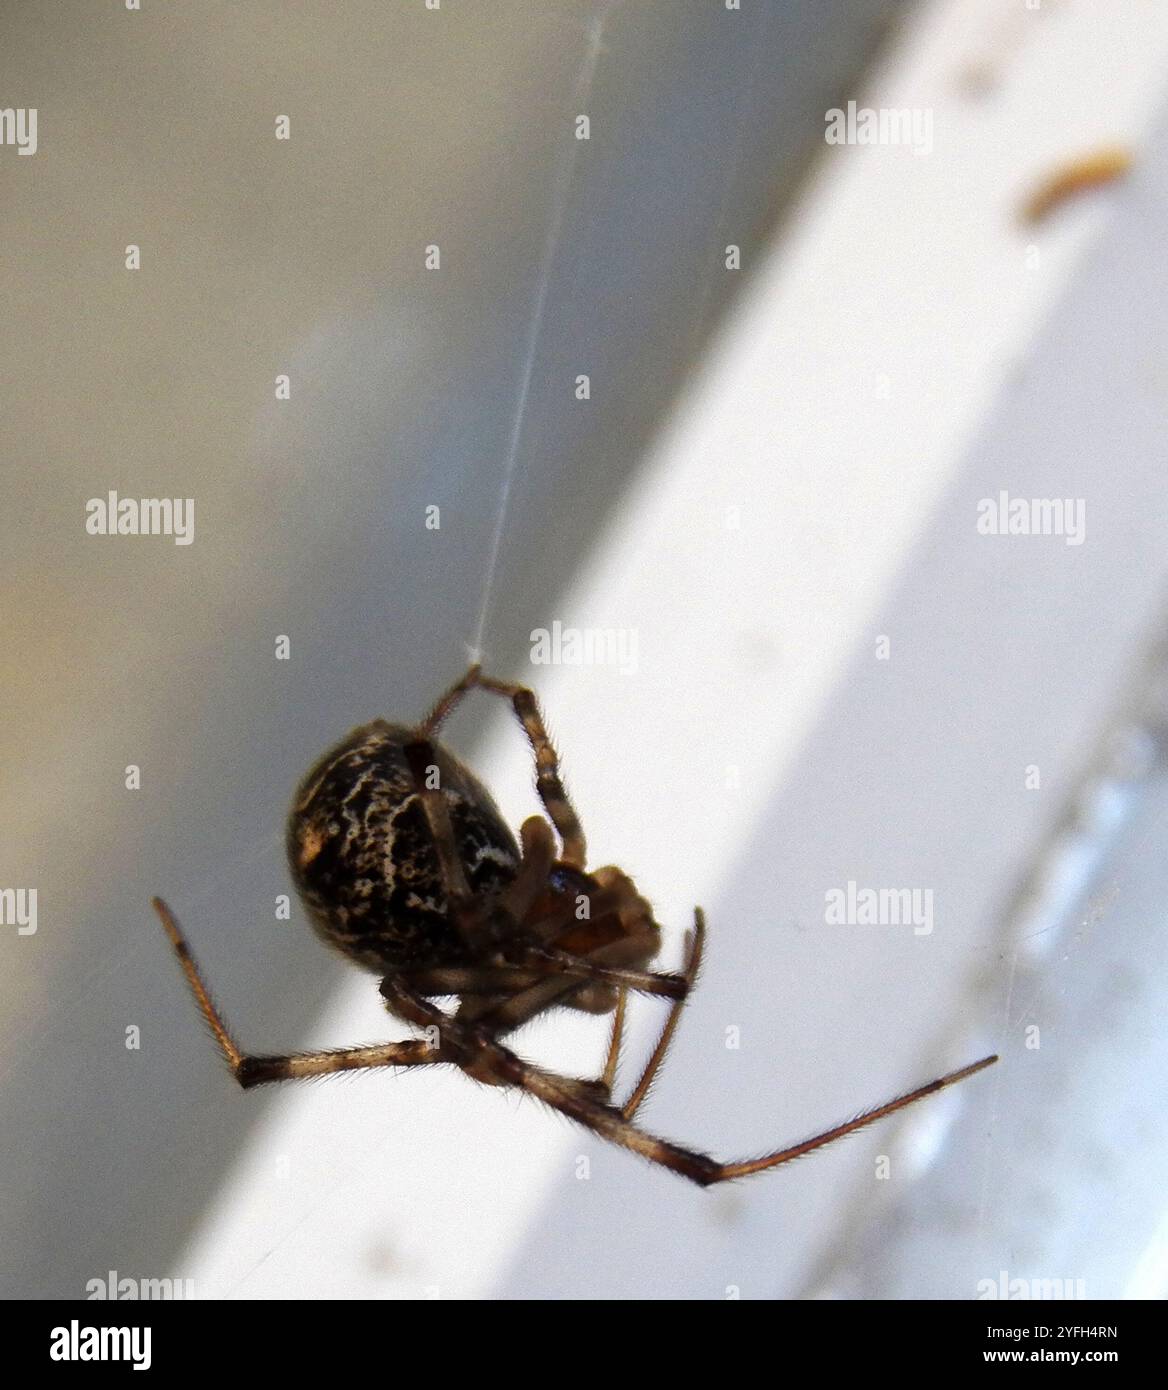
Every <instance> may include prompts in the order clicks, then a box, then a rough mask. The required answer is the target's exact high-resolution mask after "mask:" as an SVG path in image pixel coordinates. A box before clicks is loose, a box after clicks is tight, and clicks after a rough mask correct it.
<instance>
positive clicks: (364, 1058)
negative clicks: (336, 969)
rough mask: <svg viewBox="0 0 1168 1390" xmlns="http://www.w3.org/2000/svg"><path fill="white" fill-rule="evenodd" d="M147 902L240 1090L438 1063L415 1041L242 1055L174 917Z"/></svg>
mask: <svg viewBox="0 0 1168 1390" xmlns="http://www.w3.org/2000/svg"><path fill="white" fill-rule="evenodd" d="M152 902H153V906H154V910H155V912H157V913H158V916H159V918H160V919H161V921H162V925H163V927H164V928H165V929H166V934H167V936H168V937H169V938H170V944H171V945H172V946H173V947H174V951H175V955H177V956H178V960H179V964H180V965H181V966H182V970H183V974H184V975H185V976H186V977H187V984H188V985H190V988H191V993H192V994H193V995H194V996H195V1003H196V1004H198V1006H199V1011H200V1013H201V1014H202V1015H203V1018H204V1020H205V1021H206V1023H207V1026H208V1027H209V1028H210V1029H211V1032H212V1033H213V1034H214V1037H215V1041H216V1042H217V1043H218V1044H219V1050H220V1051H221V1052H222V1053H223V1056H224V1057H225V1058H226V1060H227V1065H228V1066H229V1067H230V1068H231V1074H232V1075H233V1076H234V1077H235V1079H236V1081H238V1082H239V1084H240V1085H241V1086H242V1087H243V1088H244V1089H245V1090H246V1089H247V1088H248V1087H250V1086H259V1085H261V1084H262V1083H264V1082H265V1081H291V1080H295V1079H298V1078H300V1077H305V1076H325V1075H328V1074H329V1073H331V1072H338V1071H358V1070H362V1069H364V1068H367V1067H413V1066H418V1065H420V1064H423V1063H427V1062H430V1063H433V1062H439V1061H441V1060H442V1058H441V1057H440V1056H439V1055H438V1053H437V1052H435V1051H434V1049H433V1048H431V1047H430V1045H429V1044H428V1043H426V1042H424V1041H418V1040H416V1039H407V1040H406V1041H404V1042H396V1043H383V1044H381V1045H379V1046H376V1047H349V1048H338V1049H334V1050H331V1051H326V1052H303V1053H289V1054H285V1055H282V1056H274V1057H262V1056H254V1055H252V1054H251V1053H247V1052H243V1051H242V1050H241V1049H240V1047H239V1045H238V1044H237V1043H236V1041H235V1039H234V1038H233V1037H232V1035H231V1033H230V1031H229V1030H228V1027H227V1025H226V1024H225V1023H224V1022H223V1016H222V1014H220V1012H219V1010H218V1009H217V1008H216V1006H215V1002H214V1000H213V999H212V998H211V994H210V991H209V990H208V989H207V986H206V985H205V984H204V982H203V977H202V974H201V972H200V971H199V967H198V965H197V964H196V963H195V958H194V956H193V955H192V954H191V948H190V946H188V945H187V939H186V937H185V936H184V935H183V932H182V928H181V927H180V926H179V924H178V922H177V921H176V920H175V916H174V913H172V912H171V910H170V908H169V907H167V905H166V903H164V902H163V901H162V899H161V898H154V899H152Z"/></svg>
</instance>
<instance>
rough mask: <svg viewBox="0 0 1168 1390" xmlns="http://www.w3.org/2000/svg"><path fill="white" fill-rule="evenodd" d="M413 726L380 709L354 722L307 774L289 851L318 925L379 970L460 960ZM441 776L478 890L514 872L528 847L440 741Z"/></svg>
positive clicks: (495, 887)
mask: <svg viewBox="0 0 1168 1390" xmlns="http://www.w3.org/2000/svg"><path fill="white" fill-rule="evenodd" d="M416 737H417V734H416V731H415V730H412V729H410V728H408V727H406V726H405V725H401V724H387V723H385V722H384V721H382V720H377V721H375V722H374V723H372V724H367V725H365V726H363V727H362V728H359V729H354V730H353V732H352V733H351V734H349V735H348V737H347V738H345V739H343V740H342V741H341V742H340V743H339V744H337V745H336V747H334V748H332V749H331V750H330V751H329V752H328V753H326V754H325V755H324V757H323V758H321V759H320V760H319V761H318V762H317V763H316V765H315V766H314V767H313V768H312V770H311V771H310V772H309V773H308V774H307V776H306V777H305V778H304V780H303V781H302V782H301V784H300V787H299V788H298V790H297V792H296V796H295V798H294V800H293V803H292V812H291V815H290V816H289V820H288V836H287V840H288V862H289V864H290V866H291V870H292V877H293V879H294V880H295V883H296V887H297V889H298V890H299V892H300V896H301V898H302V899H303V901H304V904H305V906H306V907H307V909H308V912H309V915H310V917H311V919H312V923H313V926H314V927H315V929H316V930H317V932H318V933H319V934H320V935H321V936H322V937H323V938H324V939H325V940H326V941H327V942H328V943H329V944H331V945H333V946H336V947H339V948H340V949H341V950H342V951H344V952H345V953H346V955H348V956H350V957H351V958H353V959H354V960H357V961H359V962H360V963H361V964H362V965H366V966H368V967H369V968H370V969H373V970H378V971H382V972H384V971H387V970H402V969H407V968H419V969H420V968H428V967H435V966H447V965H461V964H464V963H466V954H465V948H464V946H463V942H462V940H461V938H460V936H459V934H458V932H457V931H456V929H455V927H454V925H453V924H452V922H451V918H450V914H449V912H448V910H447V907H448V905H447V902H446V893H445V888H444V885H443V881H442V874H441V869H440V865H439V859H438V853H437V851H436V849H435V847H434V843H433V840H432V838H431V834H430V828H429V824H428V822H427V820H426V815H425V812H424V810H423V807H422V803H421V798H420V796H419V793H418V789H417V785H416V782H415V779H414V775H413V773H412V772H411V769H410V767H409V764H408V762H407V760H406V754H405V748H406V745H407V744H408V743H410V742H411V741H412V740H413V739H415V738H416ZM433 751H434V762H435V765H436V767H437V781H438V785H439V787H440V788H441V791H442V794H443V796H445V798H446V803H447V808H448V810H449V813H450V821H451V826H452V828H453V830H454V836H455V842H456V845H457V849H458V853H459V856H460V858H461V860H462V863H463V867H464V868H465V870H466V877H467V882H468V884H469V886H470V888H471V890H472V892H473V893H475V894H476V895H478V894H482V895H485V896H490V895H491V894H493V893H497V892H499V891H501V890H502V889H503V888H505V887H506V886H507V884H508V883H510V882H511V880H512V879H513V878H514V876H515V873H516V870H517V869H518V867H519V849H518V846H517V845H516V843H515V837H514V836H513V835H512V833H511V831H510V829H509V828H508V826H507V824H506V822H505V821H504V820H503V818H502V816H501V815H500V813H499V809H498V807H497V806H496V805H495V802H494V800H493V799H492V797H491V795H490V793H489V792H488V791H487V790H486V788H485V787H484V786H483V785H482V783H480V782H479V780H478V778H477V777H475V776H474V774H473V773H472V772H470V771H469V769H467V768H466V767H464V766H463V764H462V763H460V762H459V761H458V759H457V758H455V757H454V756H453V755H452V754H451V753H449V752H447V751H446V749H444V748H443V747H442V745H441V744H439V743H434V744H433Z"/></svg>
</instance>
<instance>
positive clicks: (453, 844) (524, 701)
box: [153, 665, 997, 1187]
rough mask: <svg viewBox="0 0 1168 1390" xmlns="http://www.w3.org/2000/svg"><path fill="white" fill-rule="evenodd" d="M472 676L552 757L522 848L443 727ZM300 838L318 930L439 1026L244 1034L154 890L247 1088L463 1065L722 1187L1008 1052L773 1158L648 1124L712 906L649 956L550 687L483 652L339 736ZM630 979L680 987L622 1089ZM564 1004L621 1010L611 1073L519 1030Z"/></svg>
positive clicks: (298, 829)
mask: <svg viewBox="0 0 1168 1390" xmlns="http://www.w3.org/2000/svg"><path fill="white" fill-rule="evenodd" d="M475 689H478V690H483V691H486V692H488V693H490V694H492V695H496V696H499V697H501V698H503V699H505V700H507V701H509V702H510V704H511V706H512V708H513V710H514V712H515V715H516V717H517V718H518V720H519V722H520V724H521V725H522V727H523V730H524V732H525V733H526V735H527V739H528V741H529V743H530V744H531V749H532V752H533V754H534V757H535V785H536V790H537V792H538V794H539V797H540V800H541V802H542V804H543V807H544V810H545V812H546V814H547V818H546V819H544V817H542V816H531V817H529V818H528V819H527V820H526V821H524V823H523V825H522V826H521V827H520V831H519V845H518V846H517V845H516V843H515V839H514V836H513V835H512V833H511V831H510V830H509V828H508V827H507V824H506V823H505V821H504V820H503V818H502V816H501V815H500V813H499V810H498V807H497V806H496V805H495V802H494V800H493V799H492V797H491V795H490V793H489V792H488V791H487V790H486V788H485V787H484V786H483V785H482V784H481V783H480V782H479V780H478V779H477V778H476V777H475V776H474V774H473V773H472V772H471V771H470V770H469V769H468V768H466V767H464V766H463V764H462V763H460V762H459V761H458V759H457V758H455V757H454V756H453V755H452V754H451V753H450V752H449V751H447V749H445V748H444V747H443V746H442V744H440V743H439V742H438V740H437V737H436V736H437V734H438V731H439V729H440V728H441V726H442V724H443V723H444V722H445V720H446V719H447V717H448V716H449V715H450V713H451V712H452V711H453V710H454V708H455V706H457V705H458V704H459V703H460V702H461V701H462V699H463V698H464V696H466V695H467V694H468V693H469V692H470V691H471V690H475ZM557 836H558V839H559V845H558V852H557V844H556V838H557ZM287 850H288V860H289V864H290V866H291V870H292V876H293V879H294V880H295V883H296V886H297V889H298V891H299V894H300V896H301V899H302V901H303V903H304V905H305V907H306V909H307V911H308V913H309V916H310V918H311V920H312V924H313V926H314V928H315V929H316V931H317V932H318V934H319V935H320V936H321V937H322V938H323V939H324V941H325V942H326V943H328V944H329V945H331V946H334V947H337V948H339V949H340V950H341V951H342V952H344V954H345V955H347V956H348V957H349V958H350V959H352V960H354V961H356V962H358V963H359V964H361V965H363V966H365V967H367V968H369V969H372V970H375V971H376V972H377V973H378V974H379V975H380V976H381V977H382V978H381V994H382V995H383V997H384V999H385V1003H386V1005H387V1007H388V1009H389V1011H390V1013H391V1014H394V1015H396V1017H397V1018H399V1019H400V1020H402V1021H403V1022H405V1023H408V1024H411V1025H414V1026H415V1027H418V1028H420V1029H422V1030H423V1032H424V1036H423V1037H422V1038H418V1039H408V1040H405V1041H401V1042H390V1043H385V1044H382V1045H380V1046H374V1047H354V1048H341V1049H337V1050H334V1051H325V1052H311V1053H292V1054H288V1055H284V1056H270V1057H269V1056H254V1055H252V1054H250V1053H245V1052H243V1051H242V1050H241V1049H240V1047H239V1046H238V1044H237V1043H236V1041H235V1039H234V1037H233V1036H232V1034H231V1032H230V1031H229V1030H228V1028H227V1025H226V1024H225V1023H224V1022H223V1018H222V1016H221V1015H220V1013H219V1011H218V1009H217V1008H216V1007H215V1004H214V1003H213V1001H212V999H211V995H210V993H209V992H208V990H207V987H206V985H205V984H204V982H203V977H202V975H201V974H200V972H199V968H198V966H197V965H196V963H195V960H194V957H193V956H192V954H191V951H190V948H189V946H188V945H187V942H186V938H185V937H184V935H183V933H182V930H181V928H180V927H179V925H178V922H177V921H176V919H175V917H174V914H173V913H172V912H171V911H170V909H169V908H168V907H167V905H166V904H165V903H164V902H163V901H162V900H161V899H160V898H155V899H154V900H153V905H154V908H155V910H156V911H157V913H158V915H159V917H160V918H161V920H162V924H163V926H164V927H165V929H166V932H167V935H168V936H169V938H170V941H171V944H172V945H173V947H174V949H175V952H176V953H177V955H178V958H179V963H180V964H181V966H182V969H183V972H184V973H185V975H186V978H187V982H188V984H189V985H190V988H191V991H192V993H193V994H194V996H195V1001H196V1003H197V1004H198V1006H199V1009H200V1010H201V1011H202V1014H203V1017H204V1019H205V1020H206V1022H207V1023H208V1025H209V1026H210V1029H211V1032H212V1033H213V1034H214V1036H215V1039H216V1041H217V1042H218V1044H219V1047H220V1049H221V1050H222V1052H223V1055H224V1057H225V1058H226V1059H227V1062H228V1064H229V1066H230V1068H231V1071H232V1074H233V1075H234V1077H235V1079H236V1080H237V1081H238V1082H239V1084H240V1085H241V1086H242V1087H244V1088H245V1089H246V1088H248V1087H251V1086H258V1085H261V1084H262V1083H264V1082H269V1081H284V1080H292V1079H297V1078H301V1077H311V1076H321V1075H325V1074H328V1073H331V1072H340V1071H355V1070H359V1069H362V1068H367V1067H417V1066H426V1065H433V1064H435V1063H446V1064H453V1065H454V1066H456V1067H459V1068H460V1069H461V1070H462V1071H464V1072H465V1073H466V1074H467V1075H468V1076H471V1077H473V1078H474V1079H475V1080H477V1081H482V1082H485V1083H487V1084H488V1085H495V1086H512V1087H517V1088H519V1089H520V1090H523V1091H527V1092H529V1093H530V1094H531V1095H533V1096H536V1097H538V1099H540V1100H542V1101H543V1102H544V1103H545V1104H547V1105H549V1106H551V1107H552V1108H553V1109H556V1110H559V1111H562V1112H563V1113H564V1114H565V1115H568V1116H569V1117H570V1118H571V1119H573V1120H576V1121H577V1122H579V1123H580V1124H581V1125H584V1126H585V1127H586V1128H588V1129H590V1130H592V1131H594V1132H595V1133H596V1134H598V1135H600V1136H601V1137H602V1138H603V1139H607V1140H609V1141H611V1142H612V1143H614V1144H618V1145H620V1146H621V1147H623V1148H626V1149H631V1150H632V1151H633V1152H634V1153H638V1154H641V1155H642V1156H643V1157H644V1158H647V1159H649V1160H650V1161H651V1162H653V1163H656V1164H660V1165H661V1166H662V1167H664V1168H667V1169H671V1170H672V1171H673V1172H675V1173H679V1174H680V1175H681V1176H682V1177H685V1178H688V1179H690V1180H691V1181H692V1182H695V1183H698V1184H700V1185H701V1186H703V1187H705V1186H709V1185H710V1184H712V1183H719V1182H725V1181H727V1180H728V1179H733V1178H742V1177H746V1176H748V1175H749V1174H751V1173H760V1172H763V1171H764V1170H765V1169H768V1168H775V1167H777V1166H778V1165H779V1164H781V1163H787V1162H789V1161H790V1160H791V1159H794V1158H799V1157H801V1156H802V1155H803V1154H807V1153H810V1152H811V1151H812V1150H813V1149H819V1148H822V1147H823V1146H824V1145H825V1144H831V1143H833V1142H834V1141H835V1140H837V1139H842V1138H843V1137H844V1136H845V1135H847V1134H851V1133H853V1132H854V1131H855V1130H858V1129H861V1128H862V1127H863V1126H865V1125H869V1124H871V1123H872V1122H873V1121H874V1120H878V1119H881V1118H882V1117H883V1116H885V1115H891V1114H893V1113H894V1112H895V1111H897V1110H902V1109H904V1107H905V1106H907V1105H912V1104H913V1102H914V1101H918V1100H921V1099H923V1097H925V1096H928V1095H932V1094H933V1093H934V1092H935V1091H940V1090H941V1089H942V1088H944V1087H946V1086H951V1085H953V1084H954V1083H955V1082H957V1081H961V1080H963V1079H964V1078H965V1077H967V1076H972V1075H973V1074H974V1073H975V1072H978V1071H981V1070H982V1068H984V1067H988V1066H990V1065H991V1063H993V1062H996V1061H997V1057H996V1056H994V1057H984V1058H982V1060H981V1061H980V1062H974V1063H973V1064H972V1065H971V1066H967V1067H962V1068H961V1069H960V1070H959V1071H954V1072H950V1073H948V1074H947V1075H945V1076H942V1077H939V1078H938V1079H937V1080H936V1081H930V1082H929V1083H928V1085H926V1086H921V1087H918V1088H917V1089H916V1090H915V1091H909V1092H907V1093H906V1094H904V1095H901V1096H898V1097H897V1098H896V1099H895V1100H891V1101H889V1102H887V1104H885V1105H879V1106H876V1107H875V1108H873V1109H870V1110H867V1111H865V1112H864V1113H862V1114H860V1115H858V1116H857V1117H856V1118H855V1119H852V1120H849V1121H847V1123H845V1124H841V1125H837V1126H835V1127H834V1128H833V1129H828V1130H824V1131H823V1132H822V1133H821V1134H817V1135H815V1136H813V1137H812V1138H810V1139H805V1140H803V1142H802V1143H799V1144H793V1145H790V1146H789V1147H787V1148H783V1149H778V1150H776V1151H775V1152H773V1153H768V1154H765V1155H764V1156H763V1157H761V1158H751V1159H743V1160H739V1161H737V1162H719V1161H718V1160H717V1159H714V1158H711V1157H709V1156H708V1155H706V1154H704V1153H700V1152H698V1151H696V1150H693V1149H689V1148H684V1147H682V1146H681V1145H679V1144H675V1143H672V1142H671V1141H669V1140H667V1139H660V1138H658V1137H657V1136H655V1135H653V1134H650V1133H648V1132H647V1131H646V1130H644V1129H642V1128H640V1127H639V1126H638V1125H637V1124H636V1123H635V1119H636V1115H637V1112H638V1110H639V1109H640V1107H641V1104H642V1102H643V1101H644V1099H645V1096H646V1095H647V1093H648V1091H649V1088H650V1086H651V1084H652V1082H653V1080H654V1078H655V1077H656V1075H657V1073H658V1071H659V1069H660V1067H661V1064H662V1062H663V1061H664V1058H665V1054H666V1051H667V1049H668V1047H669V1044H670V1041H671V1039H672V1037H673V1034H674V1031H675V1030H676V1028H677V1023H678V1019H679V1017H680V1011H681V1007H682V1005H683V1003H684V1001H685V999H686V996H687V995H688V994H689V992H690V990H691V989H692V988H693V985H694V981H695V980H696V978H697V973H698V967H699V965H700V964H701V959H702V948H703V945H704V942H705V934H706V931H705V920H704V917H703V914H702V911H701V909H700V908H696V909H695V911H694V927H693V930H692V932H689V933H687V939H686V957H687V959H686V962H685V966H684V969H683V970H682V971H681V972H680V973H669V972H663V971H653V970H650V969H649V968H648V967H649V965H650V963H651V962H652V961H653V959H654V957H655V956H656V955H657V952H658V949H659V947H660V943H661V929H660V927H659V926H658V925H657V923H656V922H654V920H653V913H652V909H651V908H650V906H649V904H648V903H647V902H646V901H645V899H644V898H642V897H641V896H640V894H639V893H638V892H637V889H636V887H635V886H634V885H633V882H632V880H631V879H630V878H629V877H628V875H627V874H625V873H624V872H623V871H622V870H621V869H618V868H614V867H612V866H609V867H606V868H600V869H594V870H592V871H591V872H589V871H588V870H586V868H585V844H584V832H583V830H582V829H581V826H580V822H579V820H578V819H577V816H576V813H575V811H574V810H573V808H572V804H571V802H570V801H569V800H568V797H567V794H566V792H565V790H564V785H563V782H562V781H561V780H560V773H559V759H558V757H557V755H556V752H555V749H554V748H553V747H552V744H551V742H550V740H549V738H548V735H547V733H546V731H545V728H544V724H543V720H542V718H541V717H540V712H539V708H538V706H537V704H536V700H535V696H534V695H533V694H532V692H531V691H530V690H527V689H525V688H524V687H522V686H518V685H511V684H508V683H505V682H503V681H498V680H492V679H490V678H489V677H487V676H485V675H483V673H482V669H481V667H479V666H477V665H475V666H471V667H470V669H469V670H468V671H467V672H466V674H465V675H464V676H463V677H462V679H461V680H459V681H458V682H457V683H456V684H455V685H453V686H452V687H451V688H450V689H449V690H448V691H447V692H446V693H445V694H444V695H443V696H442V698H441V699H440V700H439V701H438V702H437V704H436V705H435V706H434V707H433V709H432V710H431V711H430V713H429V714H427V716H426V717H425V719H423V720H422V722H421V723H420V724H418V725H417V726H416V727H410V726H406V725H402V724H389V723H386V722H385V721H384V720H375V721H374V722H373V723H371V724H366V725H364V726H362V727H361V728H358V729H354V730H353V732H352V733H350V734H349V735H348V737H346V738H345V739H343V740H342V741H341V742H340V743H339V744H337V745H336V747H334V748H333V749H332V750H331V751H330V752H328V753H326V754H325V756H324V757H323V758H321V759H320V760H319V762H317V763H316V765H315V766H314V767H313V768H312V769H311V770H310V771H309V773H308V774H307V776H306V777H305V778H304V780H303V781H302V782H301V784H300V787H299V789H298V790H297V792H296V795H295V798H294V800H293V803H292V811H291V814H290V816H289V820H288V829H287ZM630 991H633V992H637V993H642V994H648V995H657V996H661V997H664V998H666V999H668V1000H670V1001H671V1007H670V1010H669V1013H668V1016H667V1018H666V1020H665V1024H664V1026H663V1028H662V1031H661V1033H660V1036H659V1038H658V1041H657V1044H656V1046H655V1047H654V1048H653V1051H652V1052H651V1053H650V1055H649V1059H648V1061H647V1063H646V1064H645V1066H644V1068H643V1070H642V1071H641V1074H640V1078H639V1079H638V1081H637V1083H636V1085H635V1086H634V1087H633V1089H632V1091H631V1092H630V1094H629V1096H628V1098H627V1099H626V1100H624V1101H623V1102H617V1101H615V1100H614V1099H613V1089H614V1086H615V1082H616V1074H617V1066H618V1062H619V1058H620V1049H621V1035H622V1031H623V1027H624V1021H625V1005H626V1000H627V996H628V993H629V992H630ZM451 997H453V998H454V999H455V1001H456V1003H455V1004H454V1005H453V1006H452V1007H451V1008H450V1009H449V1010H447V1009H443V1008H440V1007H439V1006H438V1005H437V1004H436V1003H435V1002H434V1000H435V999H438V998H451ZM555 1005H561V1006H566V1007H568V1008H573V1009H578V1010H582V1011H584V1012H587V1013H594V1014H612V1015H613V1021H612V1029H611V1035H610V1039H609V1044H608V1052H607V1057H606V1060H605V1063H604V1068H603V1071H602V1072H601V1074H600V1076H599V1077H596V1078H577V1077H569V1076H562V1075H559V1074H558V1073H555V1072H551V1071H547V1070H544V1069H543V1068H541V1067H538V1066H536V1065H534V1064H532V1063H531V1062H528V1061H525V1060H524V1059H522V1058H521V1057H519V1056H518V1054H517V1053H515V1052H514V1051H513V1050H512V1049H511V1048H510V1047H508V1046H507V1045H506V1043H505V1042H504V1039H505V1038H506V1037H507V1035H508V1034H509V1033H511V1032H513V1031H514V1030H515V1029H517V1028H519V1027H520V1026H521V1025H522V1024H524V1023H526V1022H528V1021H529V1020H530V1019H533V1018H534V1017H535V1016H536V1015H537V1014H542V1013H543V1012H544V1011H545V1010H547V1009H549V1008H551V1007H552V1006H555Z"/></svg>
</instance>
